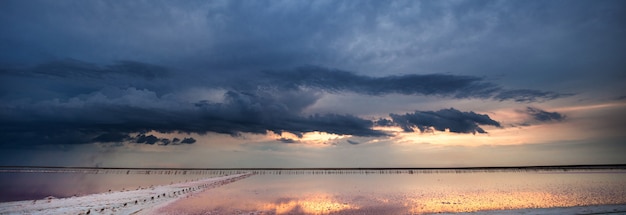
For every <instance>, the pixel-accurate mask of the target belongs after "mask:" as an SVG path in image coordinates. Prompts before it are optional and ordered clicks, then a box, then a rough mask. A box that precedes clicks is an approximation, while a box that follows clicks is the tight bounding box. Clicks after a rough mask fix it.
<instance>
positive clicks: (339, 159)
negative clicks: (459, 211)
mask: <svg viewBox="0 0 626 215" xmlns="http://www.w3.org/2000/svg"><path fill="white" fill-rule="evenodd" d="M624 38H626V2H624V1H621V0H617V1H610V0H600V1H580V0H568V1H553V0H549V1H483V0H479V1H456V0H455V1H361V0H359V1H352V0H346V1H299V0H296V1H293V0H289V1H238V0H230V1H217V0H216V1H158V0H157V1H140V0H132V1H97V0H90V1H82V0H80V1H79V0H76V1H74V0H62V1H43V0H42V1H40V0H31V1H16V0H3V1H0V165H4V166H7V165H44V166H89V167H92V166H98V167H180V168H233V167H238V168H264V167H266V168H267V167H273V168H280V167H468V166H523V165H577V164H624V163H626V157H625V156H623V152H624V151H626V132H624V131H626V85H625V84H624V83H625V81H626V39H624Z"/></svg>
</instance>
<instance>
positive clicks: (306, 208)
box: [261, 194, 359, 214]
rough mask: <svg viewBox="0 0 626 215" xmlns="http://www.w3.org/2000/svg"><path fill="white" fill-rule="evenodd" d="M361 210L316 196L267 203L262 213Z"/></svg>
mask: <svg viewBox="0 0 626 215" xmlns="http://www.w3.org/2000/svg"><path fill="white" fill-rule="evenodd" d="M350 209H359V207H357V206H353V205H350V204H348V203H341V202H339V201H337V200H336V199H334V198H333V197H331V196H330V195H327V194H314V195H312V196H311V197H307V198H302V199H292V200H289V201H283V202H278V203H267V204H264V205H263V206H262V207H261V210H262V211H273V212H275V213H276V214H291V213H294V212H295V213H304V214H329V213H337V212H341V211H344V210H350Z"/></svg>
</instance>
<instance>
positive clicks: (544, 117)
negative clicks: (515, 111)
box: [524, 107, 565, 122]
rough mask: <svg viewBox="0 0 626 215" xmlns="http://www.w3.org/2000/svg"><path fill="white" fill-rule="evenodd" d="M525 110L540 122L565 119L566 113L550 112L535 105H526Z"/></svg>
mask: <svg viewBox="0 0 626 215" xmlns="http://www.w3.org/2000/svg"><path fill="white" fill-rule="evenodd" d="M524 112H525V113H526V114H528V115H529V116H531V117H532V118H533V119H534V120H536V121H538V122H552V121H562V120H564V119H565V115H563V114H560V113H558V112H548V111H545V110H542V109H539V108H535V107H526V110H525V111H524Z"/></svg>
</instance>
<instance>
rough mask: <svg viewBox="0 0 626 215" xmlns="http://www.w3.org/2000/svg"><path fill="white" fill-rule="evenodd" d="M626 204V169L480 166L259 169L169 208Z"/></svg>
mask: <svg viewBox="0 0 626 215" xmlns="http://www.w3.org/2000/svg"><path fill="white" fill-rule="evenodd" d="M600 204H626V173H625V172H624V171H623V170H622V171H579V172H541V171H540V172H475V173H471V172H470V173H433V174H391V175H385V174H373V175H362V174H353V175H255V176H252V177H250V178H248V179H245V180H242V181H239V182H237V183H233V184H229V185H227V186H223V187H220V188H216V189H211V190H207V191H205V192H203V193H200V194H196V195H194V196H192V197H189V198H186V199H182V200H180V201H178V202H175V203H174V204H171V205H169V206H167V207H165V208H162V209H161V210H160V212H161V213H166V214H242V213H244V214H423V213H436V212H469V211H480V210H501V209H519V208H549V207H568V206H584V205H600Z"/></svg>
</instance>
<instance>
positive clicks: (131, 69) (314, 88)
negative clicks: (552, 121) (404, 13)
mask: <svg viewBox="0 0 626 215" xmlns="http://www.w3.org/2000/svg"><path fill="white" fill-rule="evenodd" d="M173 74H176V73H175V71H169V70H167V69H164V68H163V67H160V66H156V65H150V64H144V63H139V62H129V61H125V62H120V63H117V64H113V65H109V66H98V65H95V64H90V63H85V62H80V61H75V60H67V61H57V62H52V63H46V64H42V65H39V66H36V67H34V68H31V69H21V70H11V72H9V73H3V74H0V75H1V76H3V77H7V78H8V79H11V78H14V79H20V78H26V79H27V80H29V82H32V83H35V84H36V85H28V86H23V85H20V84H13V85H11V84H9V85H5V86H3V88H4V89H5V93H6V94H4V95H3V96H4V97H3V98H4V99H3V100H4V101H6V102H5V103H3V105H2V106H0V108H2V114H0V117H1V118H0V119H1V121H0V126H1V127H2V128H3V130H4V131H5V133H6V134H3V135H5V136H6V139H8V140H11V141H9V142H16V143H17V142H29V143H54V144H56V143H63V144H81V143H89V142H121V141H129V142H135V143H145V144H151V145H154V144H157V143H159V144H160V145H170V144H174V145H175V144H179V143H180V144H189V143H193V142H195V141H191V140H189V139H183V140H181V141H180V142H178V141H176V140H168V139H165V140H162V139H159V138H157V137H156V136H154V135H148V136H146V135H144V134H143V133H145V132H149V131H152V130H154V131H158V132H165V133H171V132H182V133H198V134H205V133H207V132H216V133H224V134H230V135H233V136H238V135H240V134H241V133H256V134H264V133H266V132H267V131H272V132H274V133H277V134H281V133H282V132H290V133H293V134H295V135H297V136H300V137H301V136H302V134H303V133H305V132H313V131H320V132H328V133H333V134H340V135H356V136H385V135H388V134H386V133H384V132H382V131H377V130H374V129H373V128H372V127H373V126H374V122H373V121H371V120H366V119H362V118H360V117H357V116H353V115H349V114H333V113H326V114H311V115H304V114H303V111H304V110H305V109H306V108H308V107H310V106H311V105H313V104H314V103H315V102H317V101H318V100H319V98H321V96H323V94H322V93H320V92H327V93H343V92H354V93H359V94H364V95H372V96H382V95H387V94H406V95H430V96H444V97H454V98H481V99H496V100H503V99H511V100H516V101H531V100H532V101H534V100H545V99H555V98H558V97H559V96H561V95H558V94H556V93H549V92H540V91H533V90H519V92H516V93H512V94H510V95H508V97H507V98H504V97H498V96H499V95H501V94H502V93H505V92H510V91H507V90H504V89H502V88H501V87H498V86H497V85H495V84H493V83H489V82H486V81H484V80H483V79H481V78H477V77H471V76H454V75H438V74H431V75H404V76H385V77H369V76H362V75H357V74H355V73H353V72H348V71H342V70H332V69H326V68H321V67H312V66H308V67H300V68H298V69H294V70H284V71H263V72H256V73H254V72H250V73H248V75H245V76H240V77H228V76H226V77H220V78H219V82H210V81H209V82H206V83H205V82H199V81H196V82H194V81H190V82H188V83H185V84H182V83H181V84H178V85H176V84H172V82H174V81H175V80H182V79H181V78H180V77H177V76H174V75H173ZM160 81H161V82H160ZM92 83H93V85H92ZM211 84H213V86H211ZM205 85H209V87H213V88H216V89H228V90H227V91H226V92H225V93H224V95H223V101H219V102H216V101H196V102H193V101H185V100H181V99H179V96H178V95H177V94H176V93H177V92H179V91H181V90H185V89H188V88H190V87H206V86H205ZM129 86H144V87H143V88H136V87H129ZM161 86H163V87H161ZM41 93H44V94H43V95H42V94H41ZM16 95H19V96H16ZM24 98H27V99H29V100H24ZM455 111H456V112H455ZM428 113H429V112H416V113H415V114H412V115H411V114H408V115H403V116H401V115H392V118H393V119H394V121H393V123H395V124H397V125H400V126H402V127H403V128H404V129H405V130H410V129H411V128H412V127H414V126H415V127H418V128H419V129H420V130H423V129H424V128H426V127H429V126H434V127H435V128H436V129H438V130H441V129H445V128H450V130H451V131H452V132H460V133H470V132H480V133H483V132H484V130H482V129H481V128H480V127H478V126H477V125H476V123H478V124H489V125H494V124H493V122H490V121H488V120H486V119H483V121H480V119H481V118H480V116H482V115H477V114H474V113H473V112H470V113H464V112H459V111H457V110H455V109H450V110H441V111H438V112H432V113H431V114H430V115H431V116H432V115H433V114H439V115H438V117H439V118H428V119H424V116H426V115H428ZM446 114H447V115H446ZM453 114H456V115H457V116H456V118H454V117H452V115H453ZM417 115H420V116H419V119H416V118H415V117H416V116H417ZM444 116H445V117H447V118H445V117H444ZM469 117H474V118H473V121H467V119H466V118H469ZM485 117H486V118H487V119H489V117H488V116H485ZM400 118H405V121H406V120H408V119H411V120H412V121H411V120H409V121H407V122H406V123H404V121H402V120H400ZM443 119H445V120H446V121H445V122H444V120H443ZM416 120H417V121H416ZM489 120H490V119H489ZM383 122H384V121H383V120H380V121H378V122H377V125H389V124H390V123H391V122H387V123H383ZM411 123H412V124H411ZM446 126H447V127H446ZM130 133H140V135H138V136H136V137H134V138H128V136H129V135H130ZM37 134H41V135H40V137H37Z"/></svg>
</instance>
